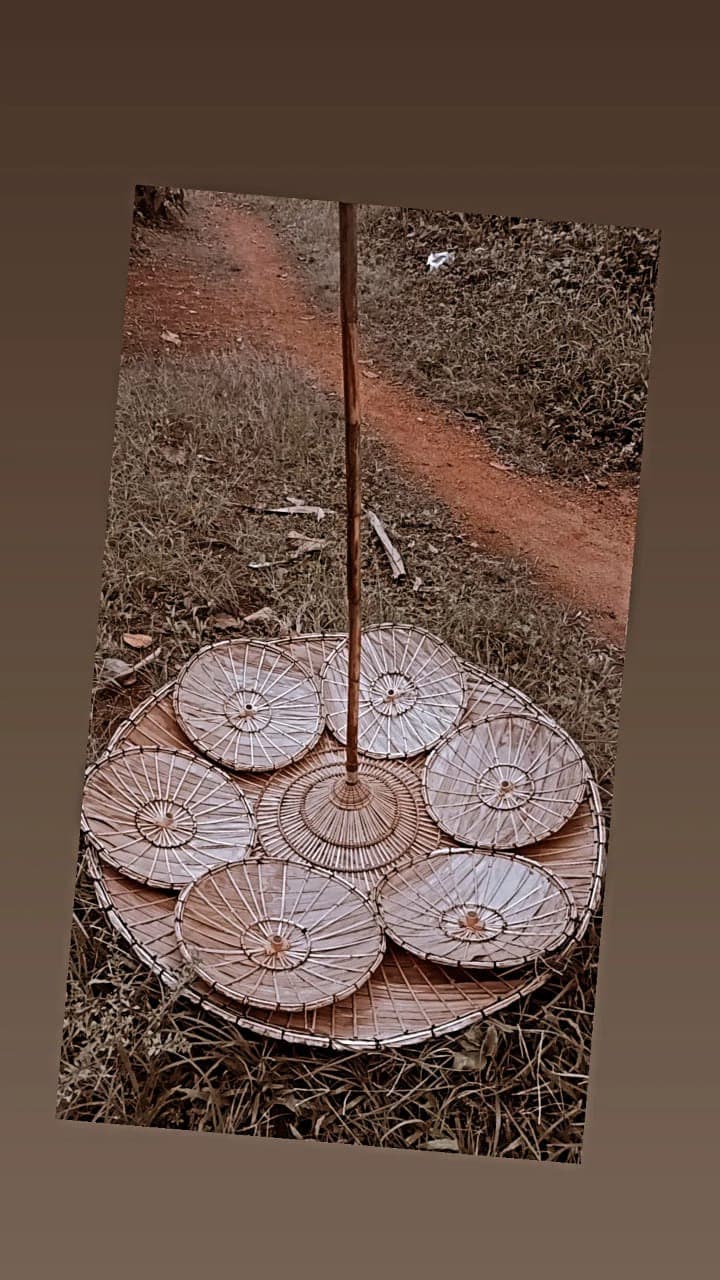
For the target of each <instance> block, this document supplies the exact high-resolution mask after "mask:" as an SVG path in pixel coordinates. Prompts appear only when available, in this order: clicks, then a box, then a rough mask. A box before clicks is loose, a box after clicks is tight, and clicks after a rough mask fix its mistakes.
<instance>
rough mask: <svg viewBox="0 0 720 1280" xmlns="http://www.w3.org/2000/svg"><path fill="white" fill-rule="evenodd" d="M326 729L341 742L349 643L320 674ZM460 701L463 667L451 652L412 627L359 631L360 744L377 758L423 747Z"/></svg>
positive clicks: (458, 711)
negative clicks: (360, 636) (360, 633)
mask: <svg viewBox="0 0 720 1280" xmlns="http://www.w3.org/2000/svg"><path fill="white" fill-rule="evenodd" d="M321 689H322V699H323V706H324V708H325V714H326V717H327V723H328V727H329V728H330V729H331V731H332V732H333V734H334V735H335V737H336V738H337V739H338V740H339V741H340V742H343V743H344V742H345V741H346V716H347V690H348V645H347V641H344V642H343V643H342V644H340V645H339V646H338V648H337V649H336V650H335V652H334V653H332V654H331V655H330V657H329V658H328V660H327V662H326V663H325V666H324V667H323V670H322V673H321ZM465 698H466V680H465V674H464V672H463V668H462V665H461V663H460V662H459V660H458V658H457V657H456V656H455V654H454V653H453V652H452V650H451V649H450V648H449V647H448V646H447V645H446V644H444V643H443V641H442V640H437V639H436V638H435V637H434V636H431V635H429V634H428V633H427V632H425V631H421V630H419V629H417V628H415V627H402V626H382V627H374V628H371V629H369V630H367V631H364V632H363V633H362V638H361V657H360V706H359V722H358V749H359V750H360V751H361V752H363V754H364V755H367V756H371V757H374V758H376V759H385V760H390V759H395V760H399V759H403V758H405V757H408V756H415V755H418V754H419V753H420V752H421V751H427V750H428V748H429V747H431V746H433V745H434V744H435V743H436V742H438V741H439V740H440V738H442V737H443V736H444V735H445V734H446V733H447V732H448V731H449V730H450V729H452V727H453V726H454V725H455V724H457V722H458V720H459V719H460V716H461V715H462V711H463V707H464V705H465Z"/></svg>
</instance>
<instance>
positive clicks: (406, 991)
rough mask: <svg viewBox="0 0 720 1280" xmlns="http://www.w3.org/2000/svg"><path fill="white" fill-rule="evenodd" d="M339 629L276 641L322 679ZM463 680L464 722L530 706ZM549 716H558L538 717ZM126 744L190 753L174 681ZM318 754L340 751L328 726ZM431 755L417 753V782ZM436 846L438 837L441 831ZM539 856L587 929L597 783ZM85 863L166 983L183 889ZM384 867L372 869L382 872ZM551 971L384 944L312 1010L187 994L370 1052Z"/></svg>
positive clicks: (492, 1008)
mask: <svg viewBox="0 0 720 1280" xmlns="http://www.w3.org/2000/svg"><path fill="white" fill-rule="evenodd" d="M339 639H341V637H339V636H337V635H333V636H329V637H321V636H308V637H299V638H294V639H293V640H291V641H287V642H285V641H282V642H277V643H278V646H279V647H285V648H286V650H287V652H289V653H291V654H292V656H293V657H295V658H296V659H297V660H298V661H300V662H302V663H303V664H304V665H305V666H306V667H307V669H308V670H309V671H312V672H313V674H314V676H315V678H317V677H318V675H319V672H320V670H321V667H322V664H323V662H324V661H325V659H326V658H327V656H328V655H329V653H330V652H331V651H332V649H333V648H334V647H336V645H337V643H338V640H339ZM463 669H464V672H465V675H466V678H467V682H468V698H467V705H466V710H465V714H464V720H463V723H464V724H472V723H478V722H479V721H481V720H482V718H483V717H486V716H489V715H498V714H504V713H507V712H508V711H512V712H513V713H515V712H519V713H521V714H522V713H523V712H527V711H528V710H529V711H532V712H533V714H537V715H540V716H542V713H541V712H537V711H536V709H535V708H534V707H533V704H532V703H531V702H530V701H529V699H528V698H527V697H526V696H525V695H524V694H522V693H521V692H520V691H519V690H515V689H513V688H512V687H511V686H509V685H507V684H505V683H504V682H503V681H500V680H498V679H496V678H495V677H493V676H490V675H489V674H488V673H487V672H484V671H481V670H480V669H479V668H475V667H472V666H470V665H468V664H464V665H463ZM543 721H544V723H546V724H549V725H552V721H551V720H550V719H549V718H548V717H547V716H544V717H543ZM131 744H137V745H155V746H163V747H165V746H170V747H175V748H181V749H185V750H191V749H192V748H191V746H190V743H189V740H188V739H187V737H186V736H185V735H184V733H183V731H182V729H181V727H180V726H179V724H178V723H177V720H176V718H175V716H174V712H173V705H172V685H168V686H166V687H165V688H164V689H163V690H160V691H158V693H157V694H156V695H154V696H153V697H152V698H150V699H148V700H147V701H146V702H145V703H143V704H142V705H141V706H140V707H138V708H137V710H136V711H135V712H134V713H133V715H132V716H131V717H130V719H129V720H128V721H126V722H125V723H124V724H123V725H122V726H120V728H119V729H118V731H117V732H116V734H115V736H114V738H113V741H112V743H111V747H112V748H113V749H117V748H118V747H120V746H127V745H131ZM316 750H317V751H322V750H337V747H336V745H334V744H333V739H332V738H331V737H329V736H328V735H324V736H323V738H322V739H321V740H320V742H319V743H318V746H317V748H316ZM424 763H425V761H424V758H423V757H420V758H418V759H416V760H412V761H410V762H409V764H408V768H410V769H411V770H412V772H413V773H414V774H415V777H416V778H417V782H418V786H419V785H420V781H421V777H422V772H423V769H424ZM238 777H239V781H240V782H241V785H242V788H243V791H244V792H245V794H246V796H247V797H248V799H249V801H250V803H251V804H252V805H253V806H254V805H255V804H256V803H257V801H258V799H259V797H260V796H261V795H262V792H263V789H264V785H265V780H264V779H263V778H262V777H261V776H259V775H257V774H250V773H245V774H240V775H238ZM435 843H436V844H437V843H442V837H441V838H440V840H439V841H438V840H437V839H436V841H435ZM529 855H531V856H532V860H533V862H536V863H538V864H539V865H541V866H547V867H549V868H550V869H551V870H553V871H554V872H555V873H556V874H557V875H559V876H560V877H561V878H562V880H563V883H564V884H565V885H567V886H568V888H569V890H570V892H571V895H572V898H573V901H574V903H575V906H576V908H577V912H578V924H577V933H576V938H579V937H581V936H582V935H583V933H584V932H585V930H586V929H587V927H588V924H589V921H590V918H591V915H592V913H593V911H594V910H595V908H596V907H597V905H598V902H599V898H600V891H601V886H602V875H603V871H604V862H605V829H604V823H603V819H602V811H601V806H600V801H599V797H598V792H597V788H596V786H595V784H594V783H593V781H592V779H591V778H590V776H589V774H587V776H586V779H585V790H584V795H583V798H582V800H581V803H580V805H579V807H578V808H577V810H576V812H575V813H574V815H573V816H572V817H571V818H570V819H569V821H568V822H566V824H565V825H564V826H563V827H562V829H561V830H559V831H558V832H557V833H556V834H555V835H553V836H551V837H550V838H548V839H546V840H544V841H542V842H541V843H539V844H536V845H534V846H533V847H532V849H531V850H530V851H529ZM88 867H89V870H90V873H91V875H92V877H93V880H94V883H95V887H96V892H97V895H98V899H99V901H100V903H101V905H102V906H103V908H104V910H105V911H106V913H107V915H108V918H109V920H110V921H111V923H112V925H113V927H114V928H115V929H116V930H117V931H118V933H119V934H120V935H121V936H122V937H123V938H124V939H125V940H126V942H127V943H128V945H130V946H131V947H132V948H133V950H134V952H135V954H136V955H137V956H138V958H139V959H140V960H141V961H142V962H143V963H144V964H146V965H148V966H149V967H150V968H152V969H153V971H154V972H156V973H157V974H158V975H159V977H160V978H161V979H162V981H163V982H164V983H166V984H167V985H168V986H169V987H172V986H174V985H175V984H176V983H177V982H178V979H179V977H180V975H181V972H182V969H183V957H182V954H181V952H180V948H179V945H178V941H177V937H176V933H175V904H176V898H175V896H174V895H173V894H171V893H166V892H161V891H160V890H157V889H153V888H149V887H144V886H142V885H140V884H139V883H137V882H133V881H132V880H130V879H128V878H127V877H126V876H124V875H122V874H120V873H119V872H117V871H116V870H115V869H113V868H112V867H110V866H109V865H107V864H106V863H103V862H101V861H99V860H98V858H97V857H96V856H95V855H94V853H93V852H92V850H90V852H89V854H88ZM377 874H378V873H376V876H377ZM550 972H551V968H550V967H549V966H546V965H544V964H542V963H538V964H536V965H534V966H532V967H531V968H529V969H528V968H527V967H526V968H524V969H522V970H520V971H517V972H516V971H505V972H500V973H497V974H495V975H494V976H493V975H491V974H488V973H487V972H484V971H480V970H475V971H472V970H463V969H457V968H451V967H449V966H447V965H439V964H436V963H434V962H431V961H426V960H422V959H420V958H419V957H414V956H413V955H412V954H410V953H409V952H408V951H406V950H401V949H400V948H398V947H397V946H396V945H395V944H393V943H392V942H389V943H388V947H387V951H386V953H385V956H384V958H383V960H382V962H381V963H380V965H379V967H378V968H377V969H376V970H375V972H374V973H373V974H372V976H371V977H370V979H369V981H368V982H366V983H365V984H364V986H363V987H361V988H360V989H359V990H358V991H357V992H356V993H355V994H354V995H352V996H349V997H348V998H347V999H344V1000H340V1001H338V1002H337V1003H334V1004H332V1005H327V1006H324V1007H322V1008H318V1009H316V1010H314V1011H304V1012H303V1011H296V1012H293V1011H281V1010H276V1011H271V1010H265V1009H259V1008H257V1007H256V1006H253V1005H247V1004H246V1005H240V1004H238V1003H237V1002H236V1001H233V1000H230V999H229V998H227V997H225V996H223V995H222V994H221V993H219V992H217V991H213V990H212V989H211V987H210V986H209V985H208V984H207V983H206V982H204V980H203V979H202V978H197V979H196V980H195V981H194V982H193V983H192V985H191V987H190V988H189V989H187V988H186V992H187V994H188V995H189V997H190V998H191V999H193V1000H195V1001H196V1002H197V1003H198V1004H199V1005H200V1006H201V1007H202V1008H204V1009H206V1010H207V1011H208V1012H209V1013H211V1014H212V1015H213V1016H215V1017H219V1018H221V1019H223V1020H225V1021H227V1022H230V1023H233V1024H236V1025H238V1026H241V1027H244V1028H247V1029H249V1030H252V1031H256V1032H259V1033H260V1034H264V1035H268V1036H271V1037H276V1038H278V1039H283V1040H287V1041H290V1042H293V1043H298V1044H307V1045H315V1046H334V1047H336V1048H348V1049H374V1048H380V1047H382V1046H384V1045H408V1044H417V1043H419V1042H421V1041H423V1040H425V1039H427V1038H429V1037H432V1036H437V1035H442V1034H445V1033H447V1032H451V1031H456V1030H460V1029H461V1028H463V1027H466V1026H468V1025H470V1024H472V1023H473V1022H476V1021H478V1020H479V1019H481V1018H483V1017H485V1016H487V1015H489V1014H491V1013H494V1012H498V1011H499V1010H500V1009H502V1008H505V1007H507V1006H508V1005H510V1004H512V1003H513V1002H514V1001H516V1000H518V999H519V998H520V997H521V996H522V995H523V994H525V993H526V992H528V991H531V990H534V989H537V988H538V987H540V986H541V985H542V984H543V982H544V981H545V980H546V979H547V977H548V976H549V974H550Z"/></svg>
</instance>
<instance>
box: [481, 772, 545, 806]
mask: <svg viewBox="0 0 720 1280" xmlns="http://www.w3.org/2000/svg"><path fill="white" fill-rule="evenodd" d="M534 792H535V784H534V782H533V780H532V778H531V777H530V775H529V774H528V773H527V772H526V771H525V770H524V769H520V768H519V767H518V766H517V765H514V764H493V765H490V767H489V768H488V769H485V770H484V772H483V773H481V774H480V777H479V778H478V780H477V793H478V796H479V797H480V799H481V800H482V801H483V802H484V803H485V804H487V805H490V807H491V808H493V809H505V810H507V809H519V808H520V807H521V806H522V805H524V804H527V802H528V800H530V799H531V798H532V796H533V794H534Z"/></svg>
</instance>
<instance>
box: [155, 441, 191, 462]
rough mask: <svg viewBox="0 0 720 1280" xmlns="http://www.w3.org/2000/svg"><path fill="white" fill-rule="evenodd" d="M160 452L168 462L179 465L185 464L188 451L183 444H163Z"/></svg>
mask: <svg viewBox="0 0 720 1280" xmlns="http://www.w3.org/2000/svg"><path fill="white" fill-rule="evenodd" d="M160 452H161V454H162V456H163V458H165V459H166V460H167V461H168V462H173V463H175V465H176V466H178V467H182V466H184V464H185V459H186V458H187V453H186V451H185V449H183V447H182V445H179V444H178V445H176V444H166V445H163V447H162V448H161V450H160Z"/></svg>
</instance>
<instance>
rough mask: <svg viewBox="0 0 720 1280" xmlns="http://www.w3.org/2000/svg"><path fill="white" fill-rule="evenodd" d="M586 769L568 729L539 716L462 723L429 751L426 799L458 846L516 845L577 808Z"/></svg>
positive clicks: (555, 826) (531, 841) (549, 831)
mask: <svg viewBox="0 0 720 1280" xmlns="http://www.w3.org/2000/svg"><path fill="white" fill-rule="evenodd" d="M586 779H587V768H586V765H585V760H584V758H583V755H582V752H581V751H580V749H579V747H578V746H577V745H576V744H575V743H574V742H573V741H572V739H571V738H569V737H568V736H567V734H565V733H563V732H562V731H561V730H560V729H558V728H557V727H553V726H551V725H549V724H548V723H547V722H546V721H545V720H543V719H541V718H540V717H539V716H531V715H505V716H492V717H490V718H489V719H487V720H483V721H481V722H480V723H478V724H475V725H470V726H463V727H462V728H460V729H458V730H457V732H455V733H453V734H451V735H450V736H449V737H448V738H447V739H446V740H445V741H444V742H442V743H441V744H440V745H439V746H438V747H436V748H435V750H434V751H433V752H432V754H431V755H430V756H429V757H428V759H427V761H426V764H425V771H424V775H423V791H424V795H425V801H426V804H427V806H428V809H429V811H430V813H431V814H432V815H433V817H434V818H435V821H436V822H437V823H438V825H439V826H440V827H441V828H442V830H443V831H445V832H447V834H448V835H450V836H452V837H453V838H454V839H455V840H459V841H461V842H462V843H463V844H467V845H474V846H478V847H480V848H486V849H519V848H523V847H524V846H526V845H529V844H534V843H536V842H537V841H538V840H543V839H544V838H545V837H546V836H548V835H552V833H553V832H554V831H557V830H558V829H559V828H560V827H561V826H562V825H563V823H564V822H567V820H568V818H570V817H571V816H572V814H573V813H574V812H575V810H576V809H577V807H578V805H579V803H580V801H581V799H582V796H583V791H584V789H585V782H586Z"/></svg>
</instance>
